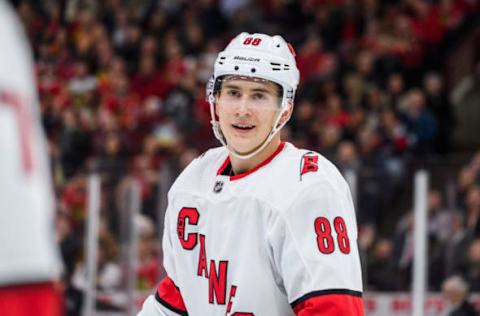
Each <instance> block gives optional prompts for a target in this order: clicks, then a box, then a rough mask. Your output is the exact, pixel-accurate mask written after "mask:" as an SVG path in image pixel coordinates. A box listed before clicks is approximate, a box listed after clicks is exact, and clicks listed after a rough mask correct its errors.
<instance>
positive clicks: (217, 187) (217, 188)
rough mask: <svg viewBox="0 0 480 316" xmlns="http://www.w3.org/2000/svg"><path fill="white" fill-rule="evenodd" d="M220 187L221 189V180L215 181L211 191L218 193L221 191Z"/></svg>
mask: <svg viewBox="0 0 480 316" xmlns="http://www.w3.org/2000/svg"><path fill="white" fill-rule="evenodd" d="M222 189H223V181H217V182H215V185H214V186H213V192H215V193H220V192H222Z"/></svg>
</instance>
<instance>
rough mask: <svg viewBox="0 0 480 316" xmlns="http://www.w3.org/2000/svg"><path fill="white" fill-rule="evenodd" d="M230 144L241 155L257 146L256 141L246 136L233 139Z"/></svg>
mask: <svg viewBox="0 0 480 316" xmlns="http://www.w3.org/2000/svg"><path fill="white" fill-rule="evenodd" d="M229 144H230V147H232V149H234V150H235V151H236V152H237V153H239V154H241V155H246V154H249V153H251V152H252V151H254V150H255V149H256V148H257V144H256V143H254V142H253V141H252V140H250V139H245V138H237V139H235V140H232V141H231V142H230V143H229Z"/></svg>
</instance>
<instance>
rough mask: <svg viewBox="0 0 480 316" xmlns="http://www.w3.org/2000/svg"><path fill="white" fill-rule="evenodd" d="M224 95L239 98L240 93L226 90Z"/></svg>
mask: <svg viewBox="0 0 480 316" xmlns="http://www.w3.org/2000/svg"><path fill="white" fill-rule="evenodd" d="M226 94H227V95H228V96H229V97H239V96H240V92H239V91H238V90H233V89H228V90H227V91H226Z"/></svg>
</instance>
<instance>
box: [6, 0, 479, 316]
mask: <svg viewBox="0 0 480 316" xmlns="http://www.w3.org/2000/svg"><path fill="white" fill-rule="evenodd" d="M12 2H14V4H15V5H16V7H17V11H18V13H19V15H20V17H21V20H22V22H23V24H24V26H25V28H26V31H27V34H28V36H29V39H30V41H31V45H32V48H33V50H34V58H35V70H36V76H37V81H38V89H39V96H40V108H41V117H42V120H43V126H44V128H45V131H46V134H47V136H48V144H49V153H50V157H51V164H52V170H53V179H54V184H55V189H56V194H57V197H58V212H57V213H58V220H57V231H58V239H59V242H60V244H61V249H62V256H63V259H64V262H65V267H66V273H65V286H66V288H68V293H69V300H68V304H67V307H68V308H69V309H70V312H69V313H70V315H75V312H74V311H75V310H76V309H77V308H78V306H79V302H81V289H82V286H84V281H85V280H84V279H83V278H84V276H83V267H82V262H83V261H82V258H83V256H84V254H83V236H84V226H85V225H84V224H85V218H86V212H87V211H86V183H87V175H88V173H90V172H98V173H99V174H100V175H101V177H102V192H103V194H102V201H101V214H102V225H101V227H102V229H101V232H100V249H101V250H100V253H101V255H100V259H99V266H100V267H101V268H100V277H99V280H98V286H99V288H101V289H103V290H105V291H106V292H108V291H115V290H116V289H118V288H120V287H121V284H122V282H123V281H124V280H123V279H124V277H123V276H122V267H121V265H119V264H116V263H115V262H118V258H119V256H120V253H121V251H122V239H121V237H119V236H121V234H120V232H121V231H122V227H123V226H122V225H124V224H125V223H123V222H122V220H121V219H122V216H121V213H122V212H124V210H123V207H122V198H123V197H124V196H125V194H124V193H125V190H126V187H128V184H129V183H131V182H132V181H134V182H135V183H137V184H139V186H140V194H141V200H142V205H141V214H142V215H141V216H140V217H138V218H136V219H135V223H136V225H137V224H138V225H139V227H141V229H140V232H141V236H140V238H139V240H140V241H139V243H140V245H139V247H138V251H139V256H138V262H137V266H138V269H137V274H138V276H139V282H138V288H139V289H144V290H148V289H150V288H152V287H154V286H155V283H156V282H157V281H158V278H159V274H161V264H159V262H161V257H160V256H161V253H160V252H159V251H158V249H159V247H158V236H159V234H158V233H159V228H160V227H161V225H162V223H161V222H162V219H161V218H159V217H161V212H159V211H158V210H159V209H160V208H161V206H162V205H165V201H163V200H162V193H161V192H165V190H168V186H169V185H170V183H171V181H172V179H174V178H175V175H177V174H178V173H179V172H180V171H181V170H182V169H183V168H184V167H185V166H186V165H187V164H188V163H189V162H190V161H191V160H192V159H193V158H194V157H196V156H197V155H199V154H200V153H202V152H203V151H204V150H206V149H207V148H209V147H212V146H218V143H217V142H216V141H215V140H214V137H212V132H211V128H210V113H209V108H208V103H207V102H206V101H205V84H206V82H207V80H208V78H209V76H210V75H211V73H212V69H213V63H214V61H215V57H216V55H217V53H218V52H219V50H220V49H222V48H223V47H224V46H225V45H226V44H227V43H228V41H229V40H230V39H231V38H232V37H233V36H235V35H236V34H237V33H239V32H241V31H247V32H264V33H270V34H281V35H282V36H284V37H285V38H286V39H287V40H288V41H290V42H292V44H293V46H294V47H295V49H296V60H297V64H298V67H299V69H300V73H301V83H300V87H299V90H298V92H297V97H296V105H295V111H294V116H293V118H292V120H291V121H290V123H289V125H288V126H287V127H286V128H285V129H284V131H282V133H283V136H284V138H285V139H286V140H288V141H291V142H292V143H294V144H295V145H297V146H298V147H306V148H309V149H313V150H316V151H318V152H320V153H321V154H323V155H324V156H326V157H327V158H329V159H331V160H332V161H333V162H334V163H335V164H337V166H338V167H339V169H340V170H341V171H342V172H344V173H346V172H348V171H353V172H355V173H356V174H357V176H358V179H359V180H358V183H359V186H358V192H357V194H356V195H357V208H358V219H359V223H360V246H361V250H362V253H363V254H364V256H363V260H364V267H366V276H368V277H367V278H366V288H367V289H372V290H379V291H391V290H405V289H408V288H409V286H410V283H409V272H408V271H409V269H410V266H411V258H412V254H413V251H412V247H413V245H412V243H411V241H412V236H411V227H412V217H411V215H410V213H406V214H405V215H404V217H403V218H402V220H401V221H400V222H399V223H398V225H397V226H398V227H397V229H396V231H395V233H391V234H389V235H388V234H384V233H383V234H380V233H379V231H381V227H382V226H383V224H384V221H385V220H386V219H387V218H388V217H389V216H390V215H389V214H390V211H391V209H392V208H395V205H393V204H395V203H394V202H393V201H396V200H395V199H398V197H399V196H402V194H404V193H405V187H406V181H407V180H408V175H409V170H408V166H409V163H410V162H411V161H412V160H414V161H415V160H417V159H422V158H425V157H427V158H428V157H432V156H440V157H441V156H446V155H449V154H450V153H452V151H453V150H454V148H455V147H454V144H453V142H452V136H453V132H454V130H455V124H456V121H455V116H454V113H453V109H452V105H451V103H450V101H449V92H450V91H448V89H447V87H446V85H445V83H444V75H445V74H444V73H443V70H444V69H443V67H442V64H443V62H444V61H445V56H446V55H447V53H448V52H449V50H451V49H452V48H453V47H454V46H455V43H456V40H458V39H459V38H461V35H462V32H463V31H464V30H465V28H466V26H468V25H469V23H470V22H471V21H472V19H475V15H474V14H473V13H474V12H476V10H477V9H478V4H477V2H476V1H473V0H442V1H427V0H396V1H395V0H390V1H378V0H363V1H352V0H306V1H282V0H198V1H186V0H183V1H182V0H168V1H167V0H164V1H161V0H155V1H154V0H145V1H127V0H125V1H122V0H105V1H94V0H47V1H33V0H32V1H22V0H19V1H12ZM458 177H459V179H458V183H457V186H456V190H457V191H456V197H455V201H456V202H455V209H454V210H452V209H447V208H446V206H445V204H444V201H443V199H444V193H443V191H442V190H432V191H431V192H430V195H429V208H430V213H429V216H430V221H429V230H430V237H431V238H430V239H431V247H430V251H431V252H432V253H431V258H432V261H431V263H430V264H431V265H432V269H431V271H433V270H435V272H432V273H431V277H432V289H439V287H440V284H439V282H441V281H442V280H443V279H444V278H445V277H446V276H450V275H452V274H458V273H459V274H461V275H463V277H465V278H467V279H468V280H470V281H471V282H472V283H471V284H473V286H474V289H476V290H479V288H478V286H479V285H480V239H478V238H480V187H479V186H480V155H479V154H477V155H475V157H474V158H473V160H472V161H471V162H470V163H469V164H467V165H466V166H464V167H463V168H462V169H461V171H459V175H458ZM408 181H410V180H408ZM392 205H393V206H392ZM159 214H160V215H159ZM437 270H438V271H437ZM475 287H476V288H475ZM99 300H100V302H99V304H100V303H102V304H104V305H105V306H107V307H108V306H109V307H110V308H115V306H116V305H115V302H114V300H113V301H112V299H110V298H108V297H105V298H104V299H103V300H102V299H101V298H100V299H99ZM120 301H121V300H120ZM117 307H118V306H117Z"/></svg>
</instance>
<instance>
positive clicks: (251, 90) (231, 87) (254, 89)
mask: <svg viewBox="0 0 480 316" xmlns="http://www.w3.org/2000/svg"><path fill="white" fill-rule="evenodd" d="M224 88H226V89H236V90H242V88H241V87H240V86H238V85H236V84H233V83H226V84H225V85H224ZM248 91H249V92H263V93H269V94H274V93H275V92H274V91H272V90H270V89H268V88H267V87H265V88H263V87H258V88H257V87H256V88H253V89H248Z"/></svg>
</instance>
